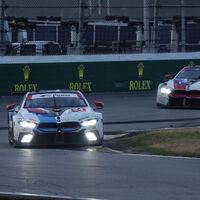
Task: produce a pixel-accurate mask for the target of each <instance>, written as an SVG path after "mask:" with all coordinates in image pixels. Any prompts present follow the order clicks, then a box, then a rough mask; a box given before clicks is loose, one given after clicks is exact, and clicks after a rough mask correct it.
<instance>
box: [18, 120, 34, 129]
mask: <svg viewBox="0 0 200 200" xmlns="http://www.w3.org/2000/svg"><path fill="white" fill-rule="evenodd" d="M19 124H20V126H22V127H23V128H35V126H36V124H35V123H33V122H27V121H21V122H19Z"/></svg>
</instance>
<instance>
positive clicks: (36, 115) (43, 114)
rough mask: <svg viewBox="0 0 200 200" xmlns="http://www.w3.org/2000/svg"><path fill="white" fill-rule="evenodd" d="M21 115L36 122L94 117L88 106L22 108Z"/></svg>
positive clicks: (81, 119) (80, 119)
mask: <svg viewBox="0 0 200 200" xmlns="http://www.w3.org/2000/svg"><path fill="white" fill-rule="evenodd" d="M21 115H22V117H23V118H24V119H27V120H31V121H34V122H36V123H39V122H42V123H56V122H69V121H78V122H80V121H84V120H87V119H90V118H94V117H95V115H94V112H93V110H92V109H91V108H90V107H86V108H85V107H84V108H81V107H80V108H57V109H54V108H45V109H44V108H23V109H22V110H21Z"/></svg>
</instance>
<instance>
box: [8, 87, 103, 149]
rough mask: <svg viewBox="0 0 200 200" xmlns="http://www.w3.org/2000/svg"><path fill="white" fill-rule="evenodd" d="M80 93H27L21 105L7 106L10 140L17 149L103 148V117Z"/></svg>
mask: <svg viewBox="0 0 200 200" xmlns="http://www.w3.org/2000/svg"><path fill="white" fill-rule="evenodd" d="M95 105H96V107H95V108H92V107H90V105H89V103H88V101H87V100H86V98H85V97H84V95H83V94H82V93H81V92H80V91H66V90H53V91H48V90H47V91H40V92H28V93H27V94H26V95H25V96H24V97H23V100H22V102H21V104H20V105H18V106H16V105H15V104H11V105H8V106H7V107H6V109H7V110H8V127H9V129H8V138H9V143H11V144H13V145H14V146H32V145H34V146H35V145H45V146H46V145H101V144H102V143H103V138H104V134H103V116H102V114H101V113H99V112H96V111H94V110H95V109H98V108H102V107H103V103H102V102H95Z"/></svg>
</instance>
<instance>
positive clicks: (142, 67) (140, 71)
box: [137, 63, 144, 78]
mask: <svg viewBox="0 0 200 200" xmlns="http://www.w3.org/2000/svg"><path fill="white" fill-rule="evenodd" d="M137 68H138V76H139V78H142V77H143V70H144V64H143V63H139V64H138V66H137Z"/></svg>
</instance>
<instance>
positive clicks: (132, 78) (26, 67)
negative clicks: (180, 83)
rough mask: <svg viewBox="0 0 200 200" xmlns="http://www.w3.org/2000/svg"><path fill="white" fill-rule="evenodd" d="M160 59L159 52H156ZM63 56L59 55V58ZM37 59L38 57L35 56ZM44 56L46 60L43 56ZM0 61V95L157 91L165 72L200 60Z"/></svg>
mask: <svg viewBox="0 0 200 200" xmlns="http://www.w3.org/2000/svg"><path fill="white" fill-rule="evenodd" d="M157 57H158V58H159V55H157ZM60 58H62V56H61V57H60ZM34 59H37V57H34ZM46 59H49V58H47V57H46ZM30 60H31V59H30V57H29V58H26V59H24V60H23V62H21V63H20V62H19V61H18V62H17V63H16V62H15V61H13V62H12V63H11V62H10V63H8V62H7V63H1V62H0V96H7V95H11V91H12V93H13V94H15V93H23V92H26V91H30V90H36V89H39V90H46V89H58V88H62V89H72V90H84V91H88V92H128V91H130V92H137V91H150V90H156V89H157V86H158V84H159V83H160V82H161V81H163V80H164V75H165V74H169V73H170V74H176V73H177V72H178V71H179V70H180V69H181V68H182V67H184V66H187V65H191V64H196V65H198V64H200V59H189V58H187V59H179V60H176V59H172V60H148V59H144V60H143V59H142V58H141V59H138V60H129V61H125V60H116V61H85V60H84V59H82V60H81V59H79V60H78V61H74V60H73V61H72V62H70V61H67V62H65V61H59V62H56V61H51V62H50V61H48V62H45V61H44V60H43V61H42V62H41V63H40V61H38V60H37V62H36V61H35V62H33V61H32V60H31V62H30Z"/></svg>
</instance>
